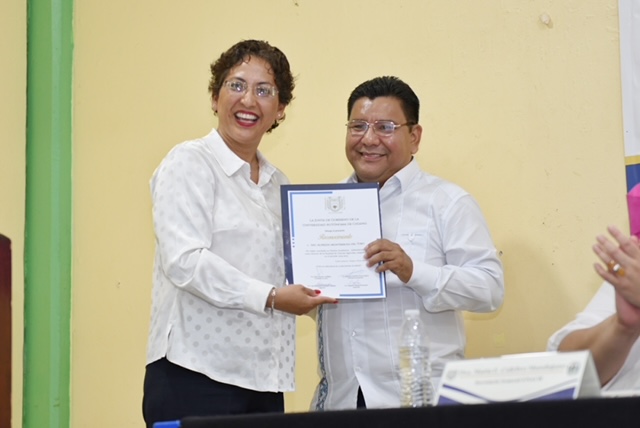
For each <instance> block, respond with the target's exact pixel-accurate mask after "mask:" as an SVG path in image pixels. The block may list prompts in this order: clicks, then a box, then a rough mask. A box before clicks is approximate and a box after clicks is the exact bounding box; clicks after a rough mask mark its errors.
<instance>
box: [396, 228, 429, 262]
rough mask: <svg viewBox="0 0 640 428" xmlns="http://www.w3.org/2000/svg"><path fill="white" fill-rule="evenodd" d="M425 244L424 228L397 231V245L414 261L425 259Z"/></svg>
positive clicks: (426, 242)
mask: <svg viewBox="0 0 640 428" xmlns="http://www.w3.org/2000/svg"><path fill="white" fill-rule="evenodd" d="M427 244H428V238H427V230H426V229H403V230H400V232H399V233H398V245H400V246H401V247H402V249H403V250H404V252H405V253H407V255H408V256H409V257H411V260H413V261H414V262H416V261H423V260H424V259H425V256H426V253H427Z"/></svg>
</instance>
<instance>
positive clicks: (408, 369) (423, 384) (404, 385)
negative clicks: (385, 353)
mask: <svg viewBox="0 0 640 428" xmlns="http://www.w3.org/2000/svg"><path fill="white" fill-rule="evenodd" d="M400 383H401V391H402V396H401V397H400V405H401V406H402V407H424V406H430V405H431V404H432V399H433V397H432V395H433V392H432V388H431V363H430V362H429V338H428V336H427V333H426V331H425V329H424V326H423V325H422V322H421V321H420V312H419V311H418V310H417V309H407V310H406V311H404V321H403V323H402V330H401V333H400Z"/></svg>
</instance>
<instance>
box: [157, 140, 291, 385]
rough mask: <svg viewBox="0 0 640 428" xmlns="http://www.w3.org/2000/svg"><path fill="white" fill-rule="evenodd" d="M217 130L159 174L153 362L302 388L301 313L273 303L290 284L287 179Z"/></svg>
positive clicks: (232, 380)
mask: <svg viewBox="0 0 640 428" xmlns="http://www.w3.org/2000/svg"><path fill="white" fill-rule="evenodd" d="M258 158H259V161H260V177H259V181H258V184H255V183H254V182H252V181H251V180H250V166H249V164H248V163H247V162H245V161H243V160H242V159H240V158H239V157H238V156H236V155H235V154H234V153H233V152H232V151H231V150H230V149H229V148H228V147H227V145H226V144H225V143H224V141H223V140H222V138H221V137H220V135H219V134H218V132H217V131H216V130H212V131H211V132H210V133H209V135H207V136H206V137H204V138H201V139H197V140H192V141H187V142H184V143H182V144H179V145H177V146H176V147H174V148H173V149H172V150H171V151H170V152H169V154H168V155H167V156H166V157H165V159H164V160H163V161H162V163H161V164H160V166H159V167H158V168H157V169H156V171H155V172H154V174H153V177H152V179H151V194H152V202H153V223H154V229H155V236H156V255H155V266H154V276H153V303H152V313H151V327H150V332H149V343H148V349H147V363H151V362H153V361H156V360H158V359H160V358H162V357H164V356H166V357H167V359H168V360H169V361H171V362H173V363H174V364H177V365H180V366H182V367H185V368H187V369H190V370H193V371H196V372H200V373H203V374H205V375H207V376H208V377H210V378H212V379H214V380H216V381H219V382H223V383H228V384H233V385H237V386H240V387H242V388H247V389H252V390H256V391H273V392H277V391H291V390H293V389H294V386H295V384H294V354H295V317H294V316H293V315H290V314H285V313H282V312H279V311H275V312H274V314H273V315H270V313H269V310H268V309H265V303H266V301H267V297H268V295H269V292H270V291H271V288H272V287H274V286H276V287H281V286H282V285H284V281H285V279H284V262H283V252H282V232H281V208H280V185H281V184H286V183H288V180H287V178H286V176H285V175H284V174H283V173H282V172H281V171H279V170H278V169H277V168H275V167H274V166H273V165H272V164H270V163H269V162H268V161H267V160H266V159H265V158H264V157H263V156H262V155H261V154H260V153H258Z"/></svg>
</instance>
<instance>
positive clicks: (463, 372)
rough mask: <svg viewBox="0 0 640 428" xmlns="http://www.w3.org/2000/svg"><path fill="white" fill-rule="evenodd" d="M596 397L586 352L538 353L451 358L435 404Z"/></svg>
mask: <svg viewBox="0 0 640 428" xmlns="http://www.w3.org/2000/svg"><path fill="white" fill-rule="evenodd" d="M599 396H600V381H599V379H598V375H597V373H596V370H595V366H594V364H593V359H592V358H591V353H590V352H589V351H578V352H540V353H531V354H515V355H505V356H503V357H497V358H482V359H475V360H460V361H451V362H449V363H447V364H446V365H445V368H444V372H443V373H442V381H441V385H440V388H439V390H438V393H437V395H436V404H437V405H449V404H482V403H504V402H519V401H542V400H566V399H575V398H586V397H599Z"/></svg>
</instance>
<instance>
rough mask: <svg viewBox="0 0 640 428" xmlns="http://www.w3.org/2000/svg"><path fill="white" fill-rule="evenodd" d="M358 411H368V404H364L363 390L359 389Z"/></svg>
mask: <svg viewBox="0 0 640 428" xmlns="http://www.w3.org/2000/svg"><path fill="white" fill-rule="evenodd" d="M356 406H357V407H358V409H366V408H367V403H365V402H364V395H362V389H361V388H358V402H357V404H356Z"/></svg>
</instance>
